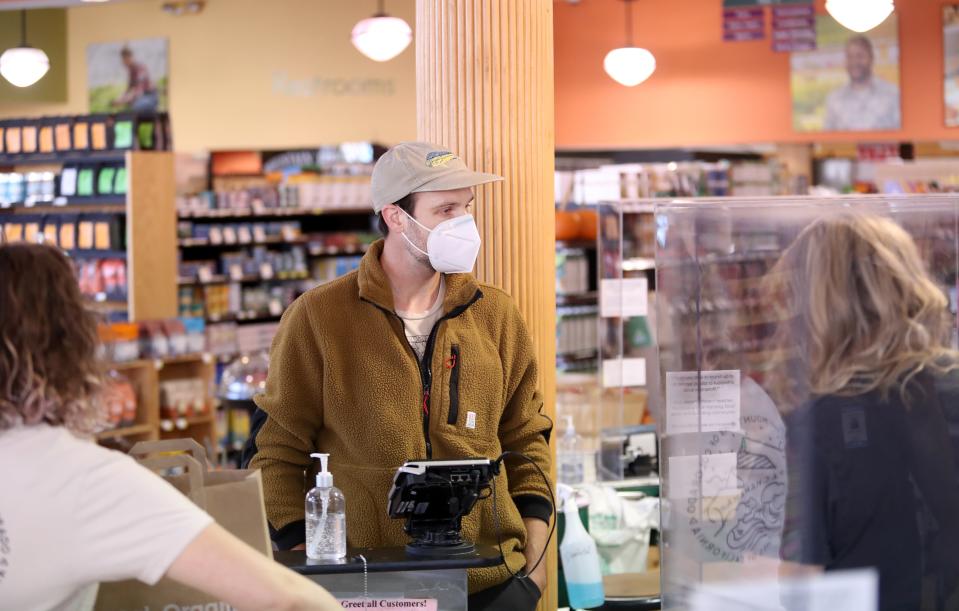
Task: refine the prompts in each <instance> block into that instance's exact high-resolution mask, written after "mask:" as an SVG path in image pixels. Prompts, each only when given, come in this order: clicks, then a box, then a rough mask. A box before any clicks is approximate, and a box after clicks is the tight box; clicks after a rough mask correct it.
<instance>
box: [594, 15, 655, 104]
mask: <svg viewBox="0 0 959 611" xmlns="http://www.w3.org/2000/svg"><path fill="white" fill-rule="evenodd" d="M624 2H625V3H626V46H625V47H620V48H618V49H613V50H612V51H610V52H609V53H607V54H606V58H605V59H604V60H603V68H604V69H605V70H606V74H608V75H609V76H610V77H611V78H612V79H613V80H614V81H616V82H617V83H619V84H620V85H625V86H626V87H635V86H636V85H639V84H640V83H642V82H643V81H645V80H646V79H648V78H649V77H650V76H652V74H653V72H655V71H656V58H655V57H653V54H652V53H650V52H649V51H648V50H646V49H643V48H642V47H637V46H635V45H634V44H633V14H632V4H633V0H624Z"/></svg>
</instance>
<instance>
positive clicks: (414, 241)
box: [251, 142, 553, 610]
mask: <svg viewBox="0 0 959 611" xmlns="http://www.w3.org/2000/svg"><path fill="white" fill-rule="evenodd" d="M498 180H502V178H501V177H499V176H494V175H492V174H482V173H479V172H473V171H472V170H470V169H468V168H467V167H466V165H465V164H464V163H463V161H462V160H460V159H459V158H458V157H457V156H456V155H454V154H453V153H451V152H450V151H448V150H446V149H444V148H442V147H439V146H435V145H432V144H428V143H422V142H410V143H403V144H400V145H398V146H396V147H394V148H392V149H391V150H389V151H388V152H387V153H385V154H384V155H383V157H382V158H381V159H380V160H379V161H378V162H377V164H376V166H375V167H374V170H373V177H372V199H373V209H374V211H375V212H376V213H377V214H378V215H379V219H378V220H379V223H380V228H381V231H382V232H383V233H384V235H385V238H384V239H383V240H381V241H379V242H376V243H375V244H373V245H372V247H371V248H370V250H369V251H368V252H367V254H366V255H365V256H364V257H363V260H362V262H361V264H360V268H359V270H357V271H356V272H353V273H350V274H348V275H346V276H344V277H342V278H340V279H338V280H335V281H333V282H331V283H329V284H326V285H323V286H320V287H317V288H315V289H313V290H311V291H309V292H308V293H306V294H304V295H303V296H302V297H300V298H299V299H297V300H296V302H294V303H293V304H292V305H291V306H290V307H289V308H288V309H287V311H286V313H285V314H284V315H283V320H282V322H281V323H280V329H279V331H278V333H277V336H276V339H275V340H274V342H273V348H272V352H271V363H270V373H269V378H268V380H267V385H266V391H265V393H264V394H263V395H260V396H259V397H257V399H256V402H257V405H258V406H259V407H260V408H261V410H262V411H263V412H265V413H266V415H267V418H266V421H265V423H264V424H263V425H262V428H261V429H260V430H259V433H258V434H257V435H256V438H255V451H256V455H255V457H254V459H253V461H252V463H251V466H252V467H253V468H260V469H262V472H263V484H264V491H265V494H266V507H267V515H268V517H269V520H270V526H271V533H272V535H273V538H274V541H275V542H276V543H277V545H278V546H279V547H280V548H281V549H289V548H293V547H296V546H300V545H302V544H303V542H304V521H303V520H304V509H303V495H304V493H305V485H304V470H305V469H307V468H308V467H309V465H310V456H309V455H310V453H311V452H328V453H330V455H331V456H330V470H331V471H332V472H333V476H334V479H335V482H336V485H337V487H339V488H340V489H342V490H343V492H344V495H345V496H346V507H347V538H348V542H349V544H350V545H352V546H357V547H384V546H398V545H404V544H405V543H406V542H407V541H408V538H407V536H406V535H405V534H404V533H403V530H402V529H403V524H402V522H401V521H399V520H391V519H389V518H388V517H387V514H386V507H385V506H386V498H387V494H388V492H389V490H390V486H391V484H392V480H393V476H394V474H395V472H396V468H397V467H398V466H400V465H401V464H403V463H404V462H405V461H407V460H412V459H422V458H427V459H433V460H440V459H458V458H472V457H486V458H496V457H498V456H499V455H500V454H502V453H503V452H504V451H513V452H517V453H522V454H524V455H526V456H528V457H529V458H530V459H532V461H534V462H535V463H536V465H538V466H539V467H540V468H541V469H542V470H543V471H544V472H545V473H549V466H550V465H549V461H550V455H549V445H548V437H549V433H550V431H551V428H552V423H551V422H550V420H549V418H547V417H546V416H544V415H543V414H542V413H541V410H542V406H543V400H542V397H541V396H540V394H539V392H538V391H537V388H536V387H537V371H536V362H535V359H534V353H533V346H532V343H531V341H530V336H529V333H528V331H527V329H526V325H525V324H524V322H523V320H522V317H521V315H520V313H519V310H518V309H517V308H516V306H515V304H514V303H513V301H512V299H511V298H510V297H509V296H508V295H507V294H506V293H504V292H503V291H501V290H499V289H496V288H494V287H491V286H487V285H482V284H479V283H478V282H477V281H476V279H475V278H474V277H473V276H472V274H471V273H470V272H471V271H472V269H473V266H474V264H475V262H476V257H477V254H478V253H479V249H480V238H479V232H478V231H477V229H476V224H475V222H474V220H473V216H472V214H471V212H472V207H473V190H472V188H473V187H475V186H477V185H481V184H484V183H489V182H493V181H498ZM504 465H505V467H506V468H505V469H504V470H503V473H501V475H500V476H499V478H498V479H497V481H496V486H497V491H498V498H497V503H495V504H494V502H493V500H492V499H487V500H484V501H481V502H479V503H477V505H476V507H475V508H474V510H473V512H472V513H471V514H470V515H469V516H467V517H466V518H465V519H464V520H463V535H464V537H465V538H467V539H469V540H472V541H477V542H482V543H485V544H491V545H496V544H497V539H498V538H501V539H502V542H503V551H504V556H505V559H506V563H507V567H508V569H507V568H506V567H502V566H501V567H497V568H491V569H477V570H471V571H470V573H469V587H470V593H471V596H470V606H469V608H470V609H471V610H478V609H511V610H514V609H515V610H522V609H533V608H535V606H536V604H537V602H538V600H539V597H540V593H541V591H542V589H543V588H544V587H545V583H546V572H545V563H540V564H539V566H536V568H535V569H533V567H534V566H535V565H536V563H537V561H538V560H539V558H540V555H541V553H542V551H543V549H544V548H545V546H546V543H547V532H548V528H547V524H548V522H549V520H550V516H551V514H552V509H553V508H552V503H551V501H550V492H549V488H548V487H547V485H546V483H545V482H544V481H543V479H542V477H541V476H540V475H539V472H538V471H537V469H536V466H534V465H533V464H531V463H529V462H527V461H523V460H521V459H518V458H512V457H511V458H507V459H506V461H505V462H504ZM494 513H495V517H494ZM497 526H498V528H497ZM524 567H527V568H529V569H531V570H532V572H531V573H530V575H529V576H528V577H519V578H514V577H512V576H511V572H520V569H523V568H524ZM524 570H525V569H524Z"/></svg>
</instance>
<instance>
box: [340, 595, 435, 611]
mask: <svg viewBox="0 0 959 611" xmlns="http://www.w3.org/2000/svg"><path fill="white" fill-rule="evenodd" d="M339 603H340V606H342V607H343V608H344V609H400V610H404V609H406V610H410V611H414V610H415V611H437V604H436V599H433V598H347V599H345V600H341V601H339Z"/></svg>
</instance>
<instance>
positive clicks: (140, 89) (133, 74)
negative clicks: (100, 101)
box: [112, 47, 159, 112]
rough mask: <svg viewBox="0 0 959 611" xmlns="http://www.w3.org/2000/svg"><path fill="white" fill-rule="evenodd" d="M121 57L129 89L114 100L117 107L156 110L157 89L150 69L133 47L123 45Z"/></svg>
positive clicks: (139, 110)
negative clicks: (138, 59)
mask: <svg viewBox="0 0 959 611" xmlns="http://www.w3.org/2000/svg"><path fill="white" fill-rule="evenodd" d="M120 59H121V60H122V61H123V65H124V66H125V67H126V69H127V74H128V75H129V76H128V79H127V90H126V91H124V92H123V95H121V96H119V97H118V98H116V99H115V100H113V102H112V105H113V106H114V107H115V108H129V109H130V110H132V111H134V112H155V111H156V110H157V103H158V101H159V100H158V98H157V89H156V86H155V85H154V84H153V81H151V80H150V70H149V68H147V67H146V65H145V64H143V63H142V62H138V61H137V60H136V58H135V57H134V55H133V49H131V48H130V47H123V49H121V50H120Z"/></svg>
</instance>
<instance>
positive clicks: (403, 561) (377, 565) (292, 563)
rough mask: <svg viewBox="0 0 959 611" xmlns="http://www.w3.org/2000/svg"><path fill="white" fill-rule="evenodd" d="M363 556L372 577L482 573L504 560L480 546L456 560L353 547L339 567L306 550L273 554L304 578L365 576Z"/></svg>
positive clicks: (401, 549) (395, 549) (391, 549)
mask: <svg viewBox="0 0 959 611" xmlns="http://www.w3.org/2000/svg"><path fill="white" fill-rule="evenodd" d="M361 555H362V556H363V557H364V558H366V570H367V572H369V573H384V572H402V571H445V570H451V569H480V568H485V567H491V566H499V565H500V564H503V557H502V556H501V555H500V553H499V550H498V549H496V548H495V547H491V546H488V545H477V546H476V551H475V552H474V553H472V554H470V555H466V556H456V557H454V558H425V557H418V556H409V555H407V553H406V548H405V547H380V548H352V547H351V548H349V549H348V550H347V552H346V560H344V561H343V562H339V563H331V562H326V561H321V560H310V559H308V558H307V557H306V552H305V551H302V550H299V551H286V552H273V558H274V559H275V560H276V561H277V562H279V563H280V564H282V565H283V566H285V567H287V568H289V569H291V570H293V571H296V572H297V573H299V574H301V575H342V574H344V573H362V572H363V561H362V560H361V559H360V556H361Z"/></svg>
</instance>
